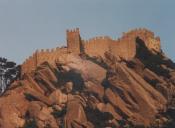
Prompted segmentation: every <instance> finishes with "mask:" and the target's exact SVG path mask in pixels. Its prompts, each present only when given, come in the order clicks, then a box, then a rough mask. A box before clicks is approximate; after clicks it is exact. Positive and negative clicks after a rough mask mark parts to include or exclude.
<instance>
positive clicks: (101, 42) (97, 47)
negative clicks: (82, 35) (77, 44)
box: [83, 37, 112, 56]
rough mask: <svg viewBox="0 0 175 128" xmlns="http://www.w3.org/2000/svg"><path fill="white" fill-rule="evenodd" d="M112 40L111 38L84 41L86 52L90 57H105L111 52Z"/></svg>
mask: <svg viewBox="0 0 175 128" xmlns="http://www.w3.org/2000/svg"><path fill="white" fill-rule="evenodd" d="M111 42H112V39H110V38H109V37H96V38H92V39H90V40H88V41H83V45H84V52H85V53H86V54H88V55H89V56H104V53H105V52H106V51H108V50H109V46H110V43H111Z"/></svg>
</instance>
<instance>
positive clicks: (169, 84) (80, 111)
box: [0, 34, 175, 128]
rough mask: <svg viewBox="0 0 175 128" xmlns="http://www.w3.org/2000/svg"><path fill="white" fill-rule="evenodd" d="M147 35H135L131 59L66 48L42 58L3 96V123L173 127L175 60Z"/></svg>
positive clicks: (44, 127) (45, 127)
mask: <svg viewBox="0 0 175 128" xmlns="http://www.w3.org/2000/svg"><path fill="white" fill-rule="evenodd" d="M131 35H132V34H131ZM146 39H147V38H145V40H146ZM145 40H142V39H141V38H136V40H135V41H136V42H135V43H136V44H137V45H136V46H137V47H136V48H137V49H136V55H135V56H134V57H133V58H132V59H130V60H127V59H125V58H122V57H121V56H119V55H116V54H113V52H110V51H108V52H105V54H104V55H103V57H100V56H99V57H92V56H89V55H88V54H85V53H84V54H80V55H78V54H73V53H67V52H65V53H62V54H59V56H57V59H56V60H55V61H54V62H55V63H54V64H53V61H52V63H50V62H49V61H45V62H43V63H42V64H40V65H38V66H37V68H36V69H35V70H33V71H32V72H30V73H28V72H27V73H25V74H23V75H22V77H21V78H20V79H19V80H16V81H15V82H13V83H12V84H11V85H10V87H9V88H8V90H7V91H6V92H5V93H4V94H3V95H2V96H1V97H0V126H1V127H2V128H20V127H24V128H28V127H32V128H119V127H122V128H124V127H136V128H137V127H156V128H159V127H166V125H167V127H168V126H171V127H174V121H173V116H172V115H171V114H168V112H169V111H170V110H173V109H174V107H175V104H174V103H175V102H174V101H175V100H174V97H175V64H174V63H173V62H172V61H171V60H170V59H168V58H167V57H166V56H165V55H164V53H163V52H162V51H161V50H155V49H150V48H148V46H147V45H148V44H149V45H151V44H150V43H148V42H147V43H148V44H147V45H146V43H143V41H145ZM146 41H148V40H146ZM9 115H10V116H9ZM167 115H168V116H167ZM170 118H171V119H170ZM170 121H171V122H170Z"/></svg>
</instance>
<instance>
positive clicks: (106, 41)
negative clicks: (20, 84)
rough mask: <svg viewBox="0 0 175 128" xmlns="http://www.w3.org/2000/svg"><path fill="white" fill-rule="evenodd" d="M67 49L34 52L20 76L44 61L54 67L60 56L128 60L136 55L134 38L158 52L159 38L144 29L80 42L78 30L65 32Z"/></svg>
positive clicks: (58, 48) (25, 62) (24, 64)
mask: <svg viewBox="0 0 175 128" xmlns="http://www.w3.org/2000/svg"><path fill="white" fill-rule="evenodd" d="M66 35H67V47H57V48H53V49H41V50H36V51H35V52H34V53H33V55H32V56H30V57H29V58H27V59H26V60H25V61H24V63H23V64H22V75H23V74H24V73H30V72H31V71H33V70H35V69H36V67H37V66H38V65H40V64H41V63H43V62H44V61H48V62H49V63H51V64H53V65H55V60H57V58H58V56H59V55H61V54H69V53H72V54H77V55H79V54H80V53H85V54H87V55H89V56H91V57H94V56H101V57H104V53H105V52H106V51H110V52H112V54H113V55H117V56H120V57H121V58H123V59H126V60H129V59H132V58H133V57H134V56H135V55H136V38H137V37H139V38H140V39H142V40H143V42H144V43H145V45H146V46H147V47H148V49H150V50H152V49H153V50H154V51H160V38H159V37H155V35H154V33H153V32H151V31H149V30H148V29H145V28H139V29H133V30H130V31H128V32H126V33H123V35H122V37H121V38H118V39H112V38H110V37H109V36H98V37H94V38H91V39H89V40H82V39H81V37H80V30H79V28H76V29H72V30H67V31H66Z"/></svg>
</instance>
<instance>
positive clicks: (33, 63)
mask: <svg viewBox="0 0 175 128" xmlns="http://www.w3.org/2000/svg"><path fill="white" fill-rule="evenodd" d="M63 53H67V48H56V49H46V50H44V49H42V50H41V51H39V50H37V51H36V52H35V53H34V54H33V55H32V56H30V57H29V58H28V59H26V60H25V61H24V63H23V64H22V65H21V69H22V72H21V74H22V75H23V74H24V73H30V72H31V71H33V70H35V69H36V67H37V66H38V65H40V64H41V63H43V62H45V61H48V62H49V63H51V64H52V65H55V60H56V59H57V57H58V56H59V55H60V54H63Z"/></svg>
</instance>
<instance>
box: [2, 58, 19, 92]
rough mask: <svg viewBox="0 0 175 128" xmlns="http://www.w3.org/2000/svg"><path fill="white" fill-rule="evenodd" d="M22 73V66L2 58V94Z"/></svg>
mask: <svg viewBox="0 0 175 128" xmlns="http://www.w3.org/2000/svg"><path fill="white" fill-rule="evenodd" d="M19 73H20V66H17V65H16V63H14V62H12V61H8V60H7V59H5V58H0V94H2V93H3V92H4V91H5V90H6V89H7V87H8V86H9V85H10V84H11V83H12V82H13V81H14V80H16V79H18V77H19Z"/></svg>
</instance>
